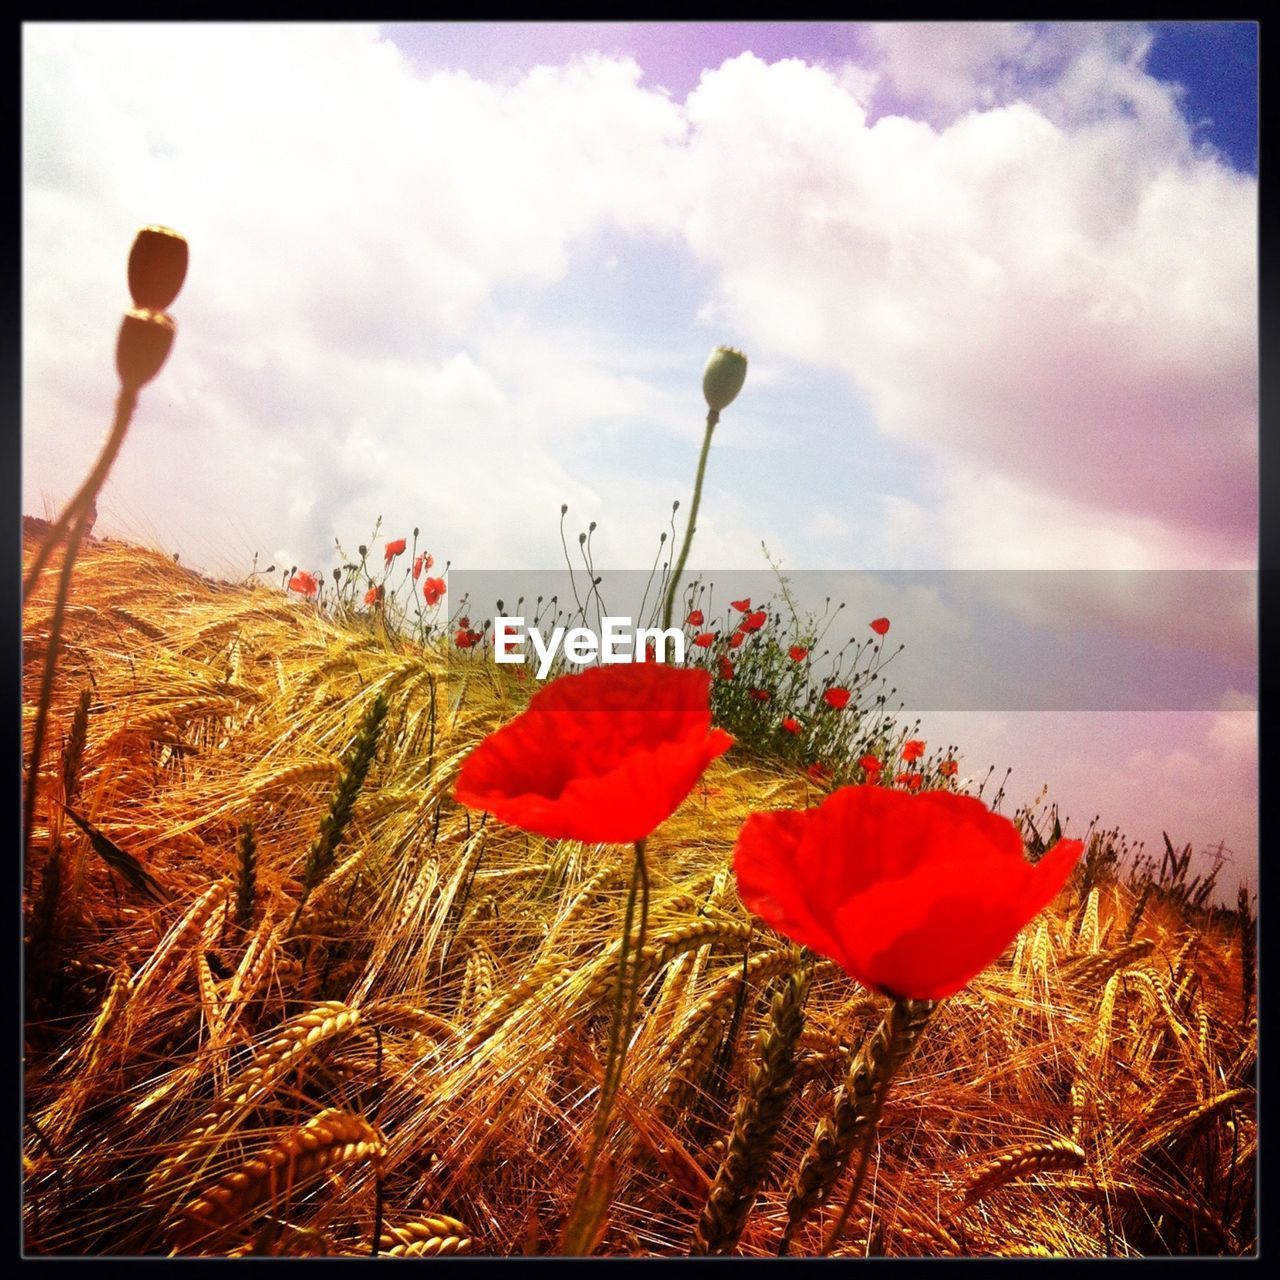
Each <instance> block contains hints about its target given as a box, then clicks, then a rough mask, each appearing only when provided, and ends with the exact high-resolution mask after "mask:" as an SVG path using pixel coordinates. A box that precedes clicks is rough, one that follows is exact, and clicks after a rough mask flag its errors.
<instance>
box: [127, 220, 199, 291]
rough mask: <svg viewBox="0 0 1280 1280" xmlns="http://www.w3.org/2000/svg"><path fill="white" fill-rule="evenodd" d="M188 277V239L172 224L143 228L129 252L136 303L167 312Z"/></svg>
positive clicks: (132, 287)
mask: <svg viewBox="0 0 1280 1280" xmlns="http://www.w3.org/2000/svg"><path fill="white" fill-rule="evenodd" d="M186 278H187V241H186V239H185V237H183V236H180V235H179V234H178V233H177V232H176V231H173V230H171V229H170V228H169V227H143V228H142V230H141V231H139V232H138V235H137V237H136V239H135V240H134V242H133V248H132V249H131V250H130V251H129V292H130V293H131V294H132V295H133V305H134V306H135V307H141V308H142V309H143V310H145V311H164V310H165V309H166V308H167V307H168V306H169V304H170V303H171V302H172V301H173V300H174V298H176V297H177V296H178V290H179V289H181V288H182V282H183V281H184V280H185V279H186Z"/></svg>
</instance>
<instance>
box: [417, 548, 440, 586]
mask: <svg viewBox="0 0 1280 1280" xmlns="http://www.w3.org/2000/svg"><path fill="white" fill-rule="evenodd" d="M433 564H435V561H434V560H433V559H432V558H431V557H430V556H429V555H427V554H426V553H425V552H423V553H420V554H418V555H416V556H414V557H413V580H414V582H417V580H418V579H419V578H420V577H422V571H423V569H430V568H431V566H432V565H433Z"/></svg>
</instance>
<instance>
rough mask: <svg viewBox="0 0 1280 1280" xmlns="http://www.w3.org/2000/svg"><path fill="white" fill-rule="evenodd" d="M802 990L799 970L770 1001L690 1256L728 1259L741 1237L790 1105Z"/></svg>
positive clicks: (805, 978) (805, 979)
mask: <svg viewBox="0 0 1280 1280" xmlns="http://www.w3.org/2000/svg"><path fill="white" fill-rule="evenodd" d="M808 990H809V974H808V971H807V970H805V969H801V970H800V971H799V972H797V973H793V974H792V975H791V976H790V977H789V978H787V980H786V981H785V982H784V983H783V986H782V990H781V991H779V992H778V994H777V995H775V996H774V998H773V1001H772V1005H771V1009H770V1021H769V1025H768V1026H766V1027H765V1028H764V1029H763V1030H762V1031H761V1032H760V1035H759V1038H758V1041H757V1046H758V1053H759V1061H758V1062H757V1063H756V1065H755V1066H754V1067H753V1068H752V1069H751V1075H750V1078H749V1080H748V1083H747V1087H746V1089H745V1090H744V1091H743V1093H742V1096H741V1098H740V1099H739V1102H738V1109H737V1114H736V1115H735V1117H734V1122H733V1132H732V1133H731V1134H730V1137H729V1146H728V1151H727V1152H726V1154H725V1158H724V1161H723V1163H722V1164H721V1165H720V1169H719V1171H718V1172H717V1174H716V1178H715V1182H714V1183H713V1185H712V1188H711V1193H710V1195H709V1196H708V1197H707V1203H706V1207H705V1208H704V1209H703V1211H702V1216H701V1218H700V1219H699V1221H698V1226H697V1230H696V1231H695V1233H694V1237H693V1243H692V1246H691V1247H690V1250H689V1252H690V1253H693V1254H723V1253H729V1252H730V1251H731V1250H732V1249H733V1248H734V1246H735V1245H736V1244H737V1243H738V1240H739V1239H740V1238H741V1236H742V1232H743V1229H744V1228H745V1227H746V1224H747V1218H748V1216H749V1214H750V1213H751V1208H752V1205H753V1204H754V1203H755V1199H756V1193H757V1192H758V1191H759V1189H760V1185H761V1183H762V1182H763V1181H764V1179H765V1175H766V1174H767V1173H768V1170H769V1165H770V1162H771V1160H772V1158H773V1152H774V1148H775V1146H776V1145H777V1139H778V1131H779V1129H780V1127H781V1125H782V1120H783V1117H784V1115H785V1114H786V1110H787V1104H788V1103H789V1102H790V1100H791V1093H792V1089H791V1084H792V1076H793V1074H794V1071H795V1063H796V1048H797V1044H798V1042H799V1039H800V1034H801V1032H802V1031H803V1030H804V1002H805V997H806V996H807V995H808Z"/></svg>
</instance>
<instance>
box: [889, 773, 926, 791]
mask: <svg viewBox="0 0 1280 1280" xmlns="http://www.w3.org/2000/svg"><path fill="white" fill-rule="evenodd" d="M894 781H895V782H896V783H897V784H898V786H900V787H906V788H907V790H908V791H919V790H920V784H921V783H922V782H923V781H924V774H922V773H900V774H898V776H897V777H896V778H895V779H894Z"/></svg>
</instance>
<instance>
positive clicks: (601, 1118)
mask: <svg viewBox="0 0 1280 1280" xmlns="http://www.w3.org/2000/svg"><path fill="white" fill-rule="evenodd" d="M648 920H649V868H648V864H647V863H646V862H645V842H644V841H643V840H637V841H636V856H635V862H634V863H633V864H632V869H631V886H630V889H629V891H628V893H627V905H626V910H625V913H624V915H623V921H622V938H621V941H620V943H619V948H618V951H619V954H618V985H617V989H616V990H615V992H614V997H613V1017H612V1020H611V1026H610V1028H609V1049H608V1054H607V1056H606V1058H605V1068H604V1079H603V1081H602V1083H601V1085H600V1102H599V1106H598V1108H597V1110H596V1122H595V1131H594V1133H593V1134H592V1138H591V1147H590V1149H589V1150H588V1152H587V1158H586V1161H585V1162H584V1164H583V1168H582V1176H581V1177H580V1178H579V1180H578V1190H577V1193H576V1194H575V1195H574V1198H573V1207H572V1208H571V1210H570V1212H569V1219H568V1223H567V1224H566V1226H565V1229H564V1235H563V1239H562V1244H561V1247H562V1251H563V1252H565V1253H572V1254H576V1253H578V1252H579V1251H580V1249H581V1248H582V1247H583V1244H584V1242H585V1241H586V1239H588V1238H589V1236H590V1234H591V1227H592V1224H591V1223H590V1222H589V1221H586V1218H587V1216H588V1214H589V1212H590V1210H591V1208H592V1199H593V1198H592V1196H591V1185H592V1177H593V1175H594V1173H595V1168H596V1163H597V1161H598V1160H599V1158H600V1152H601V1151H602V1150H603V1148H604V1143H605V1139H606V1138H607V1137H608V1134H609V1118H610V1116H611V1114H612V1112H613V1103H614V1099H615V1098H616V1097H617V1094H618V1086H619V1085H620V1084H621V1083H622V1068H623V1066H624V1064H625V1062H626V1058H627V1048H628V1046H629V1045H630V1042H631V1033H632V1029H633V1027H634V1025H635V1016H636V1009H637V1008H638V1006H639V1003H640V985H641V979H642V977H643V973H644V940H645V930H646V927H647V925H648ZM633 924H636V925H637V927H636V929H635V940H634V942H632V925H633Z"/></svg>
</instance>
